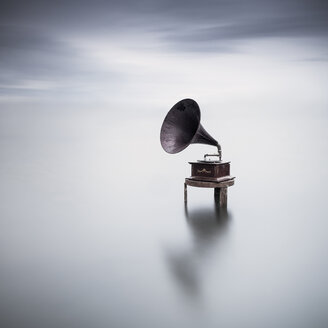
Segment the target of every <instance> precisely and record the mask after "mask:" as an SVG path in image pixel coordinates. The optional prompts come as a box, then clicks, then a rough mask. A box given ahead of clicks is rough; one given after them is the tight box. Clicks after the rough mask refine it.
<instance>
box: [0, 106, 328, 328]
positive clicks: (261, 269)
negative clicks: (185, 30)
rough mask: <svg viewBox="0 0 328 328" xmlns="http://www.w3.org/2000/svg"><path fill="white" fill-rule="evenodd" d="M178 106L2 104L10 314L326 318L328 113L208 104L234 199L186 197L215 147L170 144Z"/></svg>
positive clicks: (8, 319)
mask: <svg viewBox="0 0 328 328" xmlns="http://www.w3.org/2000/svg"><path fill="white" fill-rule="evenodd" d="M164 115H165V113H164V112H163V115H158V117H157V116H156V117H155V116H150V118H145V117H142V118H138V117H137V115H136V116H135V117H134V118H132V119H129V118H123V117H113V116H112V115H110V114H109V113H108V112H106V111H105V110H103V111H102V110H82V111H78V110H65V111H64V110H58V111H53V110H37V109H35V110H34V109H29V110H27V111H24V110H21V109H15V110H12V109H10V110H9V109H8V110H6V109H4V110H3V111H2V112H1V131H0V135H1V138H0V149H1V162H0V177H1V185H0V196H1V203H0V216H1V220H0V225H1V228H0V243H1V247H0V291H1V298H0V302H1V309H2V314H1V321H2V322H3V327H4V326H5V325H7V326H8V327H9V326H11V327H39V326H40V327H80V328H81V327H94V328H98V327H99V328H102V327H163V328H164V327H165V328H167V327H188V328H189V327H208V328H211V327H213V328H214V327H227V328H230V327H231V328H233V327H252V328H256V327H288V328H290V327H297V328H300V327H327V325H328V314H327V309H326V305H327V304H328V278H327V277H328V265H327V264H328V263H327V255H326V252H327V247H328V238H327V230H328V222H327V200H326V198H327V197H326V194H327V193H326V186H327V182H328V176H327V169H326V163H327V150H328V149H327V140H328V130H327V119H326V118H325V117H324V116H323V115H319V114H318V115H311V116H310V115H306V114H302V115H299V116H297V117H296V116H295V117H293V116H291V115H289V116H284V115H273V114H272V115H266V116H265V117H264V116H256V115H255V114H254V115H250V116H247V117H246V116H244V115H242V116H240V117H239V116H234V117H232V116H229V115H227V116H226V117H223V118H222V117H221V116H219V114H218V113H216V112H210V113H208V114H206V112H205V113H204V115H203V117H204V121H203V122H202V123H203V125H204V126H205V128H206V129H208V131H209V132H210V133H211V134H212V135H213V136H214V137H216V138H218V139H219V140H220V141H221V142H222V146H223V151H224V153H223V154H224V159H225V160H231V170H232V174H233V175H235V176H236V184H235V186H233V187H231V188H229V195H228V209H227V210H226V211H223V210H220V209H219V208H217V207H216V206H215V204H214V199H213V191H212V190H209V189H197V188H191V187H189V189H188V192H189V194H188V196H189V197H188V204H187V206H184V203H183V181H184V178H185V177H187V176H188V175H189V167H188V166H189V164H188V163H187V162H188V160H195V159H200V158H201V157H202V155H203V154H204V153H206V152H209V151H212V149H211V147H210V146H208V147H207V146H202V145H194V146H191V147H190V148H188V149H187V150H186V151H185V152H183V153H181V154H178V155H175V156H173V155H167V154H166V153H164V151H163V150H162V149H161V147H160V143H159V130H160V125H161V121H162V118H163V117H164ZM162 116H163V117H162Z"/></svg>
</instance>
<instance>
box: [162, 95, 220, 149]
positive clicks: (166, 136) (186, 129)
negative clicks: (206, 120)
mask: <svg viewBox="0 0 328 328" xmlns="http://www.w3.org/2000/svg"><path fill="white" fill-rule="evenodd" d="M200 117H201V115H200V109H199V106H198V104H197V103H196V101H194V100H193V99H183V100H181V101H179V102H178V103H176V104H175V105H174V106H173V107H172V108H171V109H170V111H169V112H168V113H167V115H166V117H165V119H164V122H163V124H162V128H161V134H160V140H161V145H162V147H163V149H164V150H165V151H166V152H167V153H169V154H176V153H178V152H180V151H182V150H184V149H185V148H187V147H188V146H189V145H190V144H192V143H201V144H206V145H212V146H216V147H217V148H218V152H219V153H220V152H221V146H220V145H219V143H218V142H217V140H215V139H214V138H213V137H212V136H211V135H210V134H209V133H208V132H207V131H206V130H205V129H204V128H203V126H202V125H201V124H200Z"/></svg>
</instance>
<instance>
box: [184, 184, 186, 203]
mask: <svg viewBox="0 0 328 328" xmlns="http://www.w3.org/2000/svg"><path fill="white" fill-rule="evenodd" d="M184 201H185V203H187V184H186V183H185V184H184Z"/></svg>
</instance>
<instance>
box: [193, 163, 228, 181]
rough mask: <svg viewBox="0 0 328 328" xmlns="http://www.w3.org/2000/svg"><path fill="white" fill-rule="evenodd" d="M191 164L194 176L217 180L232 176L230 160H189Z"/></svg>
mask: <svg viewBox="0 0 328 328" xmlns="http://www.w3.org/2000/svg"><path fill="white" fill-rule="evenodd" d="M189 163H190V164H191V177H192V178H197V177H199V178H205V179H207V180H211V179H212V180H215V179H217V178H221V177H224V176H230V162H221V163H217V162H208V163H207V162H205V161H199V162H189Z"/></svg>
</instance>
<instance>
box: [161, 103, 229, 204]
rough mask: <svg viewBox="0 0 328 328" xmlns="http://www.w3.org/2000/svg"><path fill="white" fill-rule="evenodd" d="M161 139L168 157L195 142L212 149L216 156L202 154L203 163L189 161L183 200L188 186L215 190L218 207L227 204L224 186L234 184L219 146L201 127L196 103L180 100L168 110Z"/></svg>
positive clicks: (227, 163) (201, 161)
mask: <svg viewBox="0 0 328 328" xmlns="http://www.w3.org/2000/svg"><path fill="white" fill-rule="evenodd" d="M160 139H161V144H162V147H163V149H164V150H165V151H166V152H167V153H169V154H176V153H179V152H180V151H182V150H184V149H185V148H187V147H188V146H189V145H190V144H194V143H199V144H206V145H212V146H215V147H216V149H217V153H214V154H205V155H204V158H203V159H202V160H198V161H195V162H189V164H191V176H190V177H189V178H186V179H185V201H187V185H189V186H193V187H205V188H206V187H207V188H215V189H214V190H215V196H216V198H218V201H219V202H220V205H226V203H227V199H226V198H227V187H229V186H231V185H233V184H234V177H232V176H230V162H224V161H222V149H221V146H220V145H219V143H218V142H217V141H216V140H215V139H214V138H213V137H212V136H211V135H210V134H209V133H208V132H207V131H206V130H205V129H204V128H203V126H202V125H201V124H200V109H199V106H198V104H197V103H196V101H195V100H193V99H183V100H180V101H179V102H178V103H176V104H175V105H174V106H173V107H172V108H171V109H170V111H169V112H168V113H167V115H166V117H165V119H164V121H163V124H162V128H161V136H160Z"/></svg>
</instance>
